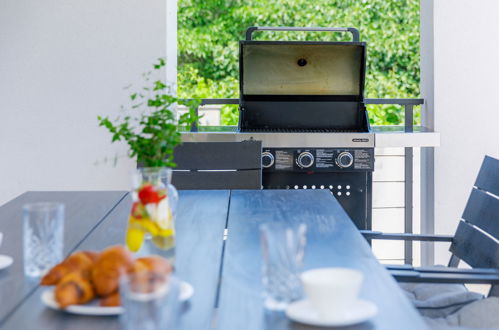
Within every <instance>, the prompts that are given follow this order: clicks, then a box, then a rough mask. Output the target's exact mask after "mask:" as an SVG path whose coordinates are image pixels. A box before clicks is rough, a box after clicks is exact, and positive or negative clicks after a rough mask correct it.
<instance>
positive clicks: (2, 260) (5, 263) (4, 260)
mask: <svg viewBox="0 0 499 330" xmlns="http://www.w3.org/2000/svg"><path fill="white" fill-rule="evenodd" d="M13 262H14V259H12V257H9V256H6V255H3V254H0V270H1V269H5V268H7V267H9V266H10V265H12V263H13Z"/></svg>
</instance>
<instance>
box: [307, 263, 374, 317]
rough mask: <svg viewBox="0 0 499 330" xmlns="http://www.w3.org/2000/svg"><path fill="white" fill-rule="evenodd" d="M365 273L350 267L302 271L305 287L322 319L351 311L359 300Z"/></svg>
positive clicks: (309, 298)
mask: <svg viewBox="0 0 499 330" xmlns="http://www.w3.org/2000/svg"><path fill="white" fill-rule="evenodd" d="M363 277H364V276H363V274H362V273H361V272H359V271H357V270H354V269H349V268H318V269H312V270H309V271H306V272H304V273H302V275H301V280H302V282H303V289H304V291H305V294H306V296H307V298H308V300H309V301H310V303H311V305H312V306H313V307H314V308H315V309H316V310H317V312H318V313H319V316H320V318H321V319H325V320H326V319H331V318H336V317H338V316H341V315H344V314H346V313H348V312H349V311H350V309H351V308H352V307H353V305H354V304H355V302H356V301H357V298H358V295H359V291H360V287H361V285H362V280H363Z"/></svg>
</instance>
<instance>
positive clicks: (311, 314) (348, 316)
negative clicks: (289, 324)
mask: <svg viewBox="0 0 499 330" xmlns="http://www.w3.org/2000/svg"><path fill="white" fill-rule="evenodd" d="M377 313H378V308H377V307H376V305H375V304H373V303H372V302H370V301H367V300H361V299H359V300H357V302H355V304H354V305H353V306H352V308H351V309H350V310H349V312H348V313H342V314H340V315H337V316H334V317H331V318H328V319H327V320H324V319H321V318H320V317H319V314H318V313H317V311H316V310H314V308H313V307H312V305H311V304H310V302H309V301H308V300H306V299H304V300H300V301H295V302H293V303H291V304H289V306H288V308H287V309H286V315H287V317H289V318H290V319H291V320H293V321H296V322H299V323H303V324H309V325H314V326H318V327H344V326H348V325H354V324H358V323H361V322H365V321H367V320H369V319H370V318H372V317H373V316H374V315H376V314H377Z"/></svg>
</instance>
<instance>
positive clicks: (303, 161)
mask: <svg viewBox="0 0 499 330" xmlns="http://www.w3.org/2000/svg"><path fill="white" fill-rule="evenodd" d="M296 163H297V164H298V166H300V167H301V168H309V167H310V166H312V165H313V164H314V155H312V154H311V153H310V152H308V151H305V152H302V153H301V154H300V155H299V156H298V159H297V160H296Z"/></svg>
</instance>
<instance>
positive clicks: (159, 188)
mask: <svg viewBox="0 0 499 330" xmlns="http://www.w3.org/2000/svg"><path fill="white" fill-rule="evenodd" d="M171 176H172V170H171V169H170V168H147V167H146V168H139V169H137V170H135V171H134V172H133V173H132V187H133V190H132V199H133V204H132V209H131V211H130V216H129V218H128V228H127V234H126V243H127V246H128V248H129V249H130V250H131V251H132V252H137V253H138V254H143V255H146V254H158V255H161V256H163V257H165V258H167V259H169V260H170V261H172V262H173V261H174V257H175V210H176V206H177V202H178V193H177V190H176V189H175V187H174V186H173V185H172V184H171V183H170V182H171Z"/></svg>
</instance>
